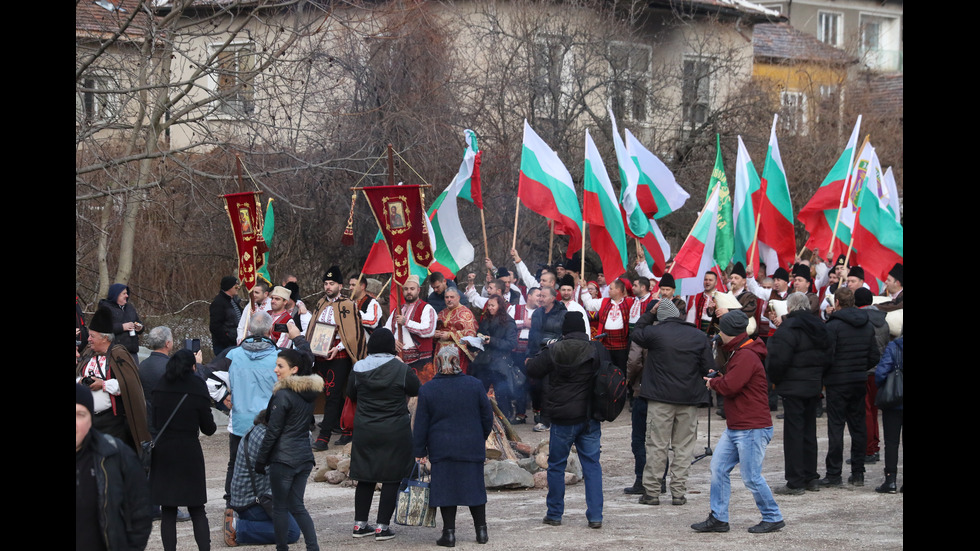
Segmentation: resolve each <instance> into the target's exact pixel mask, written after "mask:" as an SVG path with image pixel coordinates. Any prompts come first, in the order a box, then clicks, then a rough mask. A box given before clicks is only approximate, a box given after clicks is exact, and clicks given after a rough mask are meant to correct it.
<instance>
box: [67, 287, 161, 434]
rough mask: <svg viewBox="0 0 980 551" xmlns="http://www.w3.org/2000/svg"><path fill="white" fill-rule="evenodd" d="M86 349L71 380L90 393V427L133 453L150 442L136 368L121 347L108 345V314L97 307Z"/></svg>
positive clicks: (105, 309) (109, 312) (103, 309)
mask: <svg viewBox="0 0 980 551" xmlns="http://www.w3.org/2000/svg"><path fill="white" fill-rule="evenodd" d="M88 328H89V336H88V344H89V346H88V349H87V350H86V352H85V354H83V355H82V356H81V358H79V360H78V364H77V365H76V367H75V381H76V382H79V383H81V384H82V385H84V386H86V387H88V388H89V389H90V390H91V391H92V398H93V400H94V406H93V409H92V426H93V427H94V428H95V429H96V430H98V431H99V432H101V433H103V434H108V435H110V436H113V437H115V438H118V439H119V440H121V441H123V442H125V443H126V444H128V445H129V446H130V447H131V448H133V449H134V450H138V448H137V446H138V445H139V443H140V442H142V441H144V440H150V438H151V436H150V430H149V426H148V425H147V420H146V399H145V398H144V396H143V385H142V383H140V376H139V367H137V365H136V362H134V361H133V355H132V354H130V353H129V351H128V350H127V349H126V347H125V346H123V345H121V344H117V345H115V346H112V339H113V333H112V312H111V311H110V310H109V309H108V308H107V307H104V306H100V307H99V309H98V310H97V311H96V312H95V315H93V316H92V322H91V323H90V324H89V326H88Z"/></svg>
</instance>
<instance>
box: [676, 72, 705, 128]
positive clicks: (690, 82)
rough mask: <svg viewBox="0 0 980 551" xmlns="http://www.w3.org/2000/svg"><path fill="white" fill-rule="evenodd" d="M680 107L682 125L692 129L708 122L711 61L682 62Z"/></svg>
mask: <svg viewBox="0 0 980 551" xmlns="http://www.w3.org/2000/svg"><path fill="white" fill-rule="evenodd" d="M683 73H684V74H683V83H682V89H681V105H682V107H683V110H684V125H685V126H687V127H689V128H690V127H694V126H699V125H702V124H704V123H705V122H706V121H707V120H708V110H709V108H710V106H711V60H710V59H707V58H689V59H685V60H684V71H683Z"/></svg>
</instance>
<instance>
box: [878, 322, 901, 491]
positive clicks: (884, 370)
mask: <svg viewBox="0 0 980 551" xmlns="http://www.w3.org/2000/svg"><path fill="white" fill-rule="evenodd" d="M904 345H905V336H904V335H903V336H901V337H899V338H897V339H895V340H894V341H892V342H890V343H888V348H886V349H885V353H884V354H882V356H881V361H880V362H878V367H876V368H875V384H876V385H878V388H881V387H882V386H884V385H885V381H886V380H887V379H888V374H889V373H891V372H892V371H895V370H896V369H897V370H899V371H902V370H904V367H905V366H904V365H903V364H904V362H903V358H904V353H903V351H904V348H903V347H904ZM904 419H905V413H904V411H903V410H902V405H901V404H900V405H898V406H895V407H892V408H887V409H886V408H881V420H882V424H883V425H884V429H885V481H884V482H882V484H881V486H878V487H877V488H875V491H876V492H878V493H879V494H894V493H898V491H899V490H897V489H896V486H897V485H898V484H896V479H897V478H898V443H899V440H901V438H902V425H903V424H904ZM904 490H905V485H904V484H903V485H902V491H904Z"/></svg>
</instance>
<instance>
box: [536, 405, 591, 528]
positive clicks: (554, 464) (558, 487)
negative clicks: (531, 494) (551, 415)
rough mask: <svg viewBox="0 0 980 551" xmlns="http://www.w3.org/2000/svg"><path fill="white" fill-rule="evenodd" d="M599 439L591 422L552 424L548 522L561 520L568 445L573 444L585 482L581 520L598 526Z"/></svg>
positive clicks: (569, 446) (549, 456)
mask: <svg viewBox="0 0 980 551" xmlns="http://www.w3.org/2000/svg"><path fill="white" fill-rule="evenodd" d="M601 437H602V429H601V428H600V425H599V421H596V420H594V419H591V420H589V421H586V422H584V423H579V424H577V425H558V424H555V423H554V422H552V424H551V436H550V441H549V444H548V499H547V503H548V515H547V516H548V518H550V519H554V520H561V517H562V514H563V513H564V512H565V466H566V465H567V464H568V454H569V453H570V452H571V450H572V444H575V448H576V449H577V450H578V458H579V461H580V462H581V463H582V477H583V478H584V479H585V518H586V519H588V521H589V522H602V466H601V465H599V441H600V439H601Z"/></svg>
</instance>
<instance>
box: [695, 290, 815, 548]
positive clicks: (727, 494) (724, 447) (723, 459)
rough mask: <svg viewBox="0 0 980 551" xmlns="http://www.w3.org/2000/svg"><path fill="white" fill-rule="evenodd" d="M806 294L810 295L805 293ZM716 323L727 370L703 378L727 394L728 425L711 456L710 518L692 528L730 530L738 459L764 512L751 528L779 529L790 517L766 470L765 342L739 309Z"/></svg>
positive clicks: (769, 422) (769, 420)
mask: <svg viewBox="0 0 980 551" xmlns="http://www.w3.org/2000/svg"><path fill="white" fill-rule="evenodd" d="M802 296H803V298H804V299H806V295H802ZM807 302H809V301H807ZM808 315H810V314H808ZM814 317H815V316H814ZM718 324H719V329H720V332H719V334H720V335H721V341H722V342H723V343H724V345H723V346H722V353H723V354H724V355H725V356H726V357H728V361H727V363H726V364H725V374H724V375H721V376H719V377H715V378H712V377H704V384H705V387H707V388H708V389H710V390H714V391H715V392H717V393H718V394H721V395H722V396H724V397H725V413H726V415H725V421H726V423H728V428H727V429H726V430H725V432H723V433H722V435H721V438H719V439H718V443H717V444H716V445H715V451H714V454H712V456H711V513H710V514H708V518H707V520H705V521H704V522H699V523H697V524H692V525H691V528H692V529H694V530H695V531H697V532H727V531H728V530H729V526H728V504H729V499H730V498H731V493H732V484H731V478H730V475H731V472H732V469H734V468H735V465H739V472H740V473H741V475H742V482H743V483H744V484H745V487H746V488H748V489H749V491H751V492H752V497H753V498H755V504H756V506H757V507H758V508H759V512H761V513H762V522H760V523H759V524H757V525H755V526H753V527H751V528H749V533H752V534H764V533H767V532H775V531H776V530H779V529H781V528H783V527H784V526H786V523H785V522H783V515H782V513H781V512H780V511H779V505H777V504H776V500H775V499H774V498H773V496H772V490H770V489H769V484H768V483H767V482H766V479H765V478H764V477H763V476H762V461H763V460H764V459H765V457H766V446H768V445H769V441H770V440H772V417H770V416H769V392H768V386H769V383H768V382H766V372H765V370H764V369H763V367H762V362H763V360H764V359H765V357H766V345H765V343H763V342H762V341H761V340H760V339H750V338H749V336H748V335H746V334H745V329H746V327H748V324H749V318H748V316H746V315H745V312H742V311H741V310H733V311H731V312H729V313H727V314H725V315H724V316H722V317H721V319H719V320H718Z"/></svg>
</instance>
